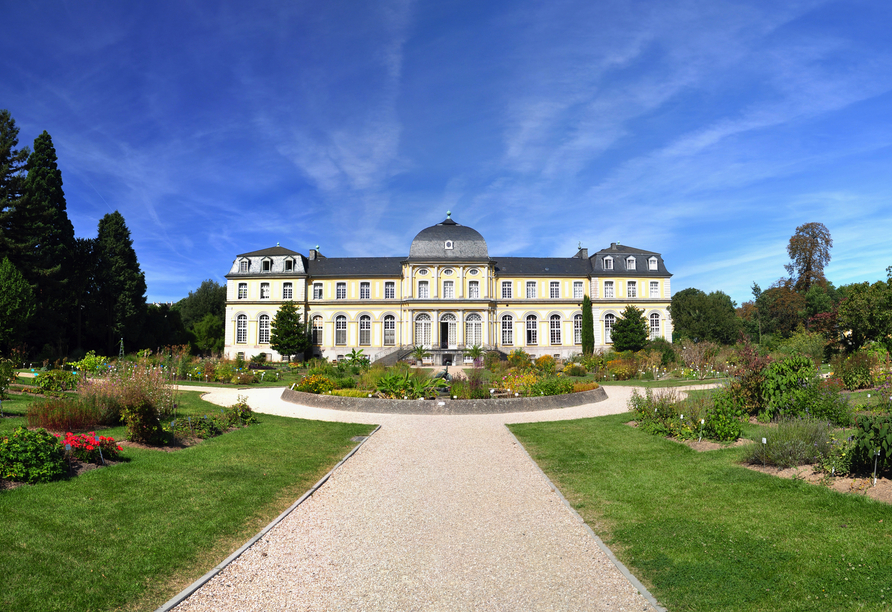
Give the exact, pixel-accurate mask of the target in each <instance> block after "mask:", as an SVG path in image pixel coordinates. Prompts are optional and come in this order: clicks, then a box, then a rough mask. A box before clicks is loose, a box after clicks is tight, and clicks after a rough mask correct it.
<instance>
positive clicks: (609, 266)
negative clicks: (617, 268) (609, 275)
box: [604, 257, 613, 270]
mask: <svg viewBox="0 0 892 612" xmlns="http://www.w3.org/2000/svg"><path fill="white" fill-rule="evenodd" d="M604 269H605V270H613V257H605V258H604Z"/></svg>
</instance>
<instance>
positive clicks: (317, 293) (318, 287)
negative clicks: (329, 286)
mask: <svg viewBox="0 0 892 612" xmlns="http://www.w3.org/2000/svg"><path fill="white" fill-rule="evenodd" d="M313 299H314V300H321V299H322V283H313Z"/></svg>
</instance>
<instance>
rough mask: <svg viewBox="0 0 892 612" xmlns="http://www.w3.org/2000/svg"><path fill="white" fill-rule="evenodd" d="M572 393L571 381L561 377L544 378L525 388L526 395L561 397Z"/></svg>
mask: <svg viewBox="0 0 892 612" xmlns="http://www.w3.org/2000/svg"><path fill="white" fill-rule="evenodd" d="M572 392H573V381H572V380H570V379H568V378H564V377H562V376H545V377H543V378H540V379H539V380H537V381H536V382H534V383H533V384H532V385H530V386H529V387H528V388H527V393H526V395H528V396H530V397H535V396H537V395H563V394H564V393H572Z"/></svg>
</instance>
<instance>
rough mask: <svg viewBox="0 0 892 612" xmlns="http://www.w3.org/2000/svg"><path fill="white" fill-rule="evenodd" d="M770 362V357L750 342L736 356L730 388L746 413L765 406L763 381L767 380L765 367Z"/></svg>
mask: <svg viewBox="0 0 892 612" xmlns="http://www.w3.org/2000/svg"><path fill="white" fill-rule="evenodd" d="M770 363H771V359H770V358H769V357H767V356H762V355H760V354H759V351H758V350H757V349H756V348H755V347H753V346H752V345H750V344H749V343H746V344H744V345H743V346H742V347H741V348H740V349H739V350H738V352H737V355H735V356H734V359H733V364H732V367H731V376H732V378H733V380H732V381H731V385H730V387H729V388H730V391H731V397H732V398H733V399H734V403H735V405H737V406H738V407H739V408H740V409H741V410H743V411H744V412H745V413H746V414H750V415H754V414H757V413H759V412H760V411H761V410H762V409H763V408H764V406H765V398H764V397H763V395H762V393H763V389H762V383H763V382H764V381H765V374H764V372H765V369H766V368H767V367H768V365H769V364H770Z"/></svg>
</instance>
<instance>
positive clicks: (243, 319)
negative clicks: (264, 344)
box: [235, 314, 248, 344]
mask: <svg viewBox="0 0 892 612" xmlns="http://www.w3.org/2000/svg"><path fill="white" fill-rule="evenodd" d="M235 343H236V344H247V343H248V315H244V314H240V315H239V316H237V317H236V318H235Z"/></svg>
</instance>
